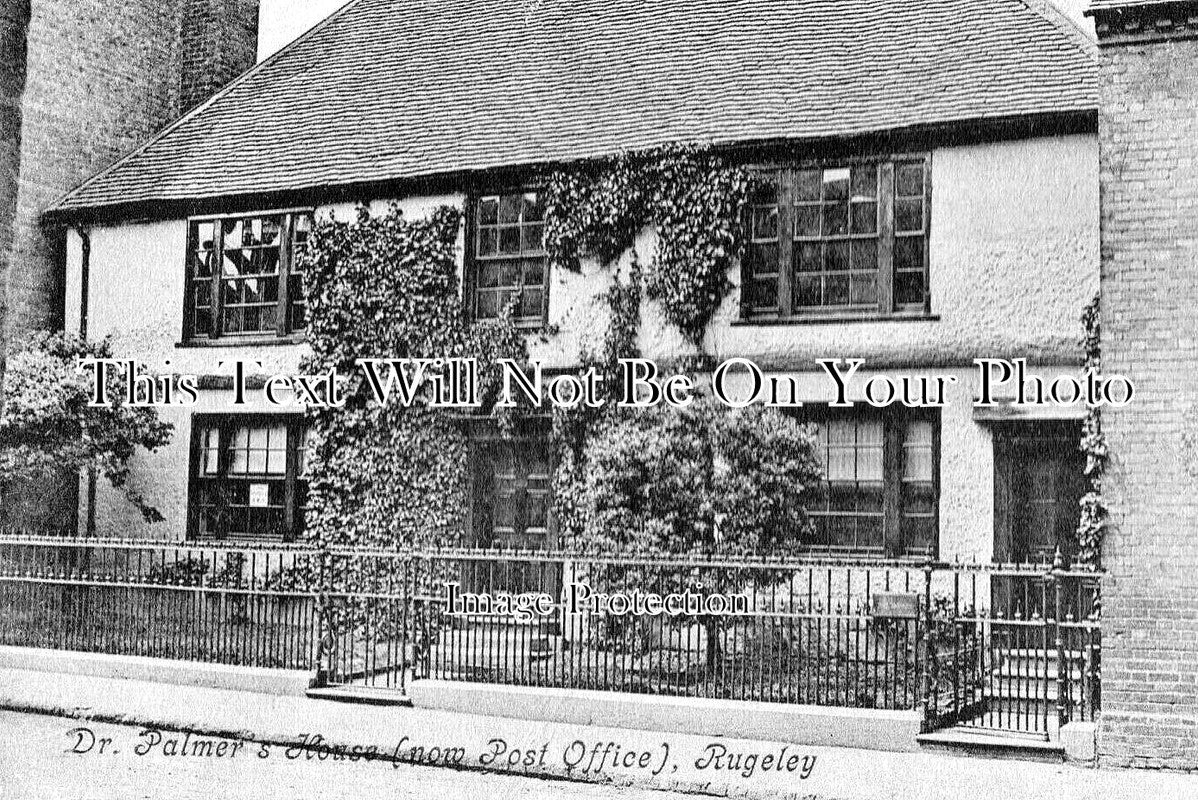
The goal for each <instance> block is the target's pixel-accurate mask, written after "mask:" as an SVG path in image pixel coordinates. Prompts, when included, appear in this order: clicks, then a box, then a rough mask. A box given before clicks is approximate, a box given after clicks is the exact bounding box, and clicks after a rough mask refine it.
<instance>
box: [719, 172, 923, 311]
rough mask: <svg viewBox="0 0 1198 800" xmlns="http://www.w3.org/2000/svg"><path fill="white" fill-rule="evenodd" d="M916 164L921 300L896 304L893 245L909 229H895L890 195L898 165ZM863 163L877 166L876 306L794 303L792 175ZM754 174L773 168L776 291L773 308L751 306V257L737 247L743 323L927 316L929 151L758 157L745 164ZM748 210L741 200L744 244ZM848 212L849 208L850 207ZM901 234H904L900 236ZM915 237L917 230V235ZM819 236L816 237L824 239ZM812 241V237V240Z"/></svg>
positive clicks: (749, 221) (894, 192)
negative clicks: (921, 180)
mask: <svg viewBox="0 0 1198 800" xmlns="http://www.w3.org/2000/svg"><path fill="white" fill-rule="evenodd" d="M913 162H919V163H921V164H922V165H923V174H924V187H923V189H924V190H923V196H922V199H923V204H924V205H923V210H924V213H923V231H922V236H923V239H924V248H923V287H924V292H923V301H922V302H921V303H910V304H903V305H899V304H898V303H896V302H895V284H896V277H897V274H898V272H897V270H896V267H895V264H894V245H895V242H896V241H897V240H898V239H900V238H906V237H910V236H912V235H913V234H912V233H911V232H898V231H896V222H895V199H896V198H897V196H898V186H897V167H898V166H899V165H900V164H904V163H913ZM863 165H874V166H876V167H877V169H878V196H877V205H878V230H877V243H878V244H877V249H878V270H877V294H878V300H877V303H876V305H851V304H850V305H845V306H830V307H829V306H825V307H820V308H816V307H808V306H799V305H796V304H795V302H794V283H795V279H796V274H797V273H796V271H795V268H794V258H793V247H794V243H795V229H794V216H795V215H794V213H793V209H794V207H795V202H796V200H795V199H794V184H795V176H796V174H797V173H799V172H801V171H803V170H814V169H819V170H829V169H838V168H852V167H857V166H863ZM750 170H751V171H752V172H754V173H756V174H768V173H770V172H773V173H775V174H776V176H777V179H778V239H777V246H778V264H777V270H776V271H777V274H778V278H777V280H778V293H777V306H776V307H772V308H771V307H754V306H753V304H752V292H751V286H752V282H753V276H752V275H751V274H750V260H749V259H748V258H747V257H746V252H745V250H742V253H741V257H740V264H739V272H740V321H741V322H742V323H769V322H795V323H801V322H835V321H856V320H886V319H928V318H931V317H932V289H931V258H930V254H931V247H930V243H931V238H932V213H931V211H932V184H933V175H932V155H931V153H930V152H926V151H916V152H897V153H885V154H881V153H879V154H873V155H866V156H849V157H841V158H818V159H805V160H800V161H793V160H787V161H761V162H755V163H753V164H752V165H751V166H750ZM752 210H753V204H752V202H751V200H750V202H749V203H747V204H746V208H745V219H744V220H743V224H742V229H743V230H744V241H745V248H746V249H747V247H748V246H749V243H750V241H751V236H752V233H753V231H752V223H753V220H752ZM850 214H851V209H850ZM904 234H905V236H904ZM917 235H918V234H917ZM851 238H852V234H846V235H845V239H846V240H848V239H851ZM826 240H827V239H826V237H824V236H820V237H819V238H818V241H821V242H823V241H826ZM813 241H817V240H813Z"/></svg>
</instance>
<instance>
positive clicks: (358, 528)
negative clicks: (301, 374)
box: [301, 208, 527, 548]
mask: <svg viewBox="0 0 1198 800" xmlns="http://www.w3.org/2000/svg"><path fill="white" fill-rule="evenodd" d="M459 223H460V214H459V212H458V211H457V210H455V209H451V208H440V209H438V210H436V211H435V212H434V213H433V214H432V215H431V216H429V217H428V218H427V219H425V220H408V219H405V218H404V217H403V215H402V213H401V212H400V211H399V210H398V209H395V208H392V209H390V211H389V212H388V213H387V214H384V215H381V216H377V217H372V216H371V215H370V214H369V212H368V211H366V210H365V209H362V210H361V211H360V212H359V215H358V218H357V219H356V220H355V221H354V222H348V223H347V222H337V221H335V220H332V219H328V220H321V221H319V222H318V224H317V225H316V227H315V230H314V232H313V235H312V237H311V240H310V244H309V247H308V249H307V250H306V252H305V253H304V254H303V255H302V256H301V258H302V261H303V268H304V269H305V274H306V276H307V287H306V290H307V302H308V313H309V323H308V325H309V327H308V341H309V343H310V345H311V347H312V355H311V357H309V358H308V359H307V360H306V363H305V365H304V368H305V370H306V371H309V372H323V371H325V370H329V369H334V368H335V369H336V370H337V372H338V374H339V375H341V376H345V377H346V378H347V379H348V380H347V385H346V395H347V402H346V405H345V407H344V408H329V409H323V408H318V409H312V410H310V411H309V414H310V417H311V421H312V429H313V441H312V445H311V450H310V451H309V452H310V453H311V456H310V460H311V465H310V471H311V474H310V478H309V486H310V490H309V491H310V500H309V509H310V510H309V514H308V517H307V533H308V536H309V537H310V538H311V539H313V540H315V541H316V542H318V543H320V544H323V545H354V546H375V547H383V548H397V547H402V546H407V545H412V544H418V543H419V544H437V543H445V541H446V539H447V538H448V537H450V536H452V535H454V534H455V533H456V531H457V530H459V529H460V527H461V522H462V514H463V511H464V509H465V508H466V505H467V504H466V502H465V492H466V472H465V467H466V462H467V453H466V439H465V434H464V432H463V431H462V430H461V427H460V425H459V424H458V423H457V422H456V421H455V420H454V419H453V418H452V417H451V416H450V414H449V412H447V411H445V410H441V409H434V408H430V407H428V406H427V405H424V404H416V405H413V406H412V407H411V408H404V407H401V406H399V405H398V404H396V403H392V404H388V405H385V406H383V405H380V404H377V403H374V402H372V401H371V399H370V397H371V395H370V393H369V390H368V388H367V384H366V381H365V379H364V377H363V375H362V373H361V371H360V370H359V369H358V368H357V366H356V362H357V360H358V359H363V358H430V359H435V358H443V357H447V356H448V357H462V358H470V357H473V358H476V359H478V364H479V369H480V380H481V386H482V393H483V396H484V397H494V395H495V393H496V391H497V383H498V367H497V365H496V361H497V359H499V358H513V359H516V360H517V361H520V362H523V361H526V360H527V354H526V350H525V345H524V340H523V337H522V336H520V334H519V332H518V331H517V330H516V328H515V326H514V325H512V323H511V322H510V318H506V317H505V318H504V319H502V320H500V321H498V322H488V323H481V324H471V323H470V322H469V321H468V320H467V319H466V317H465V314H464V311H463V308H462V303H461V300H460V297H459V295H458V278H457V265H456V259H455V247H456V241H457V237H458V229H459ZM454 543H456V542H454Z"/></svg>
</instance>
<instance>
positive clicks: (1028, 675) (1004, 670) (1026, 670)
mask: <svg viewBox="0 0 1198 800" xmlns="http://www.w3.org/2000/svg"><path fill="white" fill-rule="evenodd" d="M1060 674H1061V671H1060V669H1059V668H1058V667H1057V665H1056V664H1055V663H1054V664H1037V665H1032V664H1029V665H1020V664H1011V663H1009V662H1008V663H1005V664H1003V665H1002V666H1000V667H999V668H998V669H997V670H995V671H994V672H993V673H991V677H992V678H1003V679H1008V678H1009V679H1023V680H1039V681H1043V680H1047V681H1052V682H1054V683H1055V682H1056V680H1057V678H1058V676H1059V675H1060ZM1082 674H1083V673H1082V670H1081V667H1074V668H1073V669H1071V670H1069V671H1068V672H1066V674H1065V677H1066V679H1067V680H1073V681H1080V680H1081V679H1082Z"/></svg>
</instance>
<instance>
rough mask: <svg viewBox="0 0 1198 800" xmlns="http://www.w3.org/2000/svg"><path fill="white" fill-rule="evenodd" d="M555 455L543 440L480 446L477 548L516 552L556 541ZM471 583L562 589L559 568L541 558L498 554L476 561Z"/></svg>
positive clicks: (488, 587) (478, 587)
mask: <svg viewBox="0 0 1198 800" xmlns="http://www.w3.org/2000/svg"><path fill="white" fill-rule="evenodd" d="M551 463H552V462H551V456H550V448H549V442H548V441H547V440H546V439H541V438H527V439H526V438H521V439H511V440H505V439H493V440H488V441H480V442H476V444H475V447H474V458H473V464H474V474H473V483H474V504H473V513H472V514H471V517H472V523H471V526H472V535H473V538H474V546H475V547H480V548H487V549H491V548H494V549H499V550H510V551H537V550H545V549H547V548H549V547H550V546H551V545H552V542H551V520H550V514H551V511H552V506H553V502H552V490H551V481H552V475H551V472H550V470H551ZM472 573H473V574H472V576H471V577H472V580H469V581H468V582H467V585H469V586H472V588H473V590H475V591H490V592H500V591H502V592H512V593H520V592H528V591H546V592H550V593H554V594H555V593H556V592H557V590H558V581H557V577H556V574H557V570H556V568H554V569H551V568H550V567H549V566H548V565H546V564H544V563H542V562H538V561H536V560H535V557H530V558H528V559H521V558H520V557H519V556H518V555H512V556H506V555H505V556H497V557H496V558H494V559H490V560H488V561H487V562H482V563H478V564H476V566H475V567H474V569H473V570H472Z"/></svg>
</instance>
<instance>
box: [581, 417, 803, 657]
mask: <svg viewBox="0 0 1198 800" xmlns="http://www.w3.org/2000/svg"><path fill="white" fill-rule="evenodd" d="M816 453H817V443H816V439H815V436H814V431H813V430H812V429H811V427H810V426H807V425H802V424H799V423H798V422H796V421H795V420H793V419H791V418H790V417H787V416H785V415H783V414H782V413H781V412H779V411H777V410H776V409H769V408H762V407H760V406H753V407H749V408H745V409H736V410H730V409H726V408H724V407H721V406H718V405H717V404H715V403H714V402H713V401H711V400H702V401H699V402H696V403H695V404H694V405H692V406H691V407H689V408H686V409H681V410H677V409H670V408H664V409H652V410H647V411H643V412H639V413H635V414H625V415H615V416H611V417H609V418H608V419H607V421H606V422H605V423H603V424H602V425H601V427H600V428H599V430H598V431H597V433H596V435H595V436H594V437H592V438H591V440H590V441H589V442H588V444H587V445H586V453H585V456H586V457H585V463H586V471H585V475H586V477H585V485H586V488H585V492H584V496H585V501H584V502H585V505H586V508H585V514H584V517H585V520H586V523H585V526H586V527H585V529H584V541H585V542H586V544H587V545H588V546H589V547H591V548H595V549H598V550H601V551H607V552H614V553H619V554H623V555H629V554H639V555H660V554H664V555H671V556H682V557H686V556H699V557H702V556H775V555H781V554H786V553H792V552H797V551H798V550H799V549H801V547H802V546H803V544H804V542H805V540H806V538H807V535H808V534H809V532H810V530H811V521H810V519H809V518H808V515H807V510H806V507H805V503H806V501H807V500H808V498H809V497H810V496H811V495H812V493H813V492H814V491H815V490H817V488H818V486H819V482H820V481H821V479H822V470H821V467H820V462H819V459H818V458H817V455H816ZM702 564H703V562H702V560H701V559H698V560H696V562H695V566H694V568H677V567H669V566H661V567H657V566H647V567H646V566H638V567H627V566H614V567H608V568H605V569H603V570H602V571H601V572H602V575H601V576H598V577H601V579H602V580H605V581H616V582H619V583H621V584H623V585H625V586H657V587H661V589H663V590H668V591H685V590H688V589H689V590H695V591H702V592H736V591H743V590H744V588H745V586H746V585H747V584H751V583H757V584H759V585H760V584H762V583H764V582H769V581H773V580H776V578H777V576H778V575H779V574H780V573H779V572H777V571H768V570H760V569H758V570H752V569H733V568H728V567H720V568H716V567H704V566H702ZM698 621H699V622H700V623H701V624H703V625H704V626H705V627H706V629H707V654H706V655H707V667H708V669H713V668H715V666H716V663H717V661H718V659H719V655H720V649H719V637H718V633H719V630H720V628H721V626H722V625H723V624H724V623H725V620H724V619H722V618H718V617H704V618H701V619H700V620H698ZM608 624H609V626H610V630H609V631H608V636H609V637H610V638H611V639H613V640H617V641H618V640H621V639H623V638H624V636H623V634H624V632H625V629H624V626H625V625H634V626H635V625H637V624H638V623H637V621H636V620H635V619H631V620H627V619H619V620H611V621H609V623H608Z"/></svg>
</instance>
